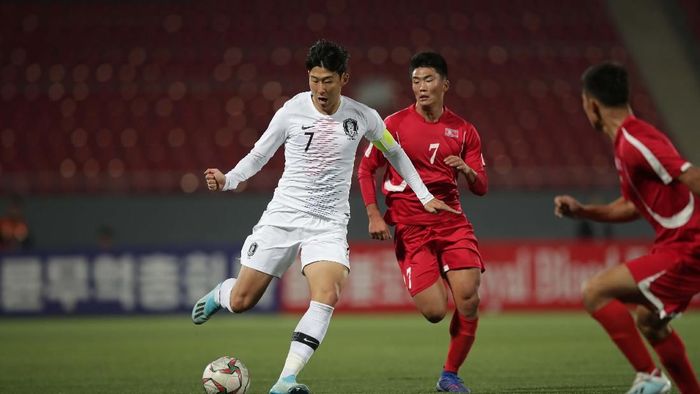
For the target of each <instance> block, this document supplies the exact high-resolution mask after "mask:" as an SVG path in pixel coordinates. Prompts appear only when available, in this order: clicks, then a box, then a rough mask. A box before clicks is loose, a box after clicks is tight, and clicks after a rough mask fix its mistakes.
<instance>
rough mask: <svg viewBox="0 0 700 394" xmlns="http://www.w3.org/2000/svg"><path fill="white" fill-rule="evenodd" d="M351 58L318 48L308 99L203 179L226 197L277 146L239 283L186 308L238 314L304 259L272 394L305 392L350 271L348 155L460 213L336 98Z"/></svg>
mask: <svg viewBox="0 0 700 394" xmlns="http://www.w3.org/2000/svg"><path fill="white" fill-rule="evenodd" d="M348 57H349V56H348V53H347V51H345V49H343V48H342V47H340V46H339V45H337V44H335V43H332V42H329V41H325V40H320V41H318V42H316V43H315V44H314V45H313V46H312V47H311V48H310V49H309V53H308V56H307V58H306V69H307V71H308V76H309V87H310V91H309V92H303V93H299V94H297V95H296V96H294V97H293V98H291V99H290V100H289V101H287V102H286V103H285V104H284V106H283V107H282V108H281V109H279V110H278V111H277V113H276V114H275V115H274V117H273V118H272V120H271V121H270V124H269V126H268V128H267V130H266V131H265V132H264V133H263V135H262V136H261V137H260V139H259V140H258V141H257V142H256V144H255V146H254V147H253V149H252V150H251V151H250V153H248V155H246V156H245V157H244V158H243V159H242V160H241V161H240V162H238V164H237V165H236V167H235V168H234V169H233V170H231V171H229V172H228V173H227V174H225V175H224V174H223V173H222V172H221V171H219V170H218V169H216V168H209V169H207V170H206V171H205V178H206V182H207V187H208V188H209V190H232V189H235V188H236V187H237V186H238V185H239V183H240V182H243V181H245V180H246V179H248V178H250V177H251V176H253V175H254V174H255V173H257V172H258V171H259V170H260V169H261V168H262V166H263V165H265V163H266V162H267V161H268V160H269V159H270V158H271V157H272V155H273V154H274V153H275V151H277V149H278V148H279V147H280V145H282V144H284V145H285V149H284V155H285V166H284V172H283V174H282V177H281V178H280V181H279V184H278V185H277V188H276V189H275V193H274V196H273V198H272V201H270V203H269V204H268V206H267V209H266V210H265V212H264V213H263V215H262V217H261V218H260V221H259V222H258V224H257V225H255V227H253V232H252V234H251V235H250V236H248V238H247V239H246V240H245V242H244V243H243V248H242V250H241V270H240V272H239V274H238V278H230V279H226V280H225V281H223V282H222V283H220V284H219V285H217V286H216V287H215V288H214V289H213V290H212V291H211V292H209V293H208V294H207V295H205V296H204V297H202V298H201V299H200V300H199V301H198V302H197V303H196V304H195V306H194V308H193V310H192V320H193V321H194V322H195V324H202V323H204V322H206V321H207V320H208V319H209V318H210V317H211V316H212V315H213V314H214V313H215V312H217V311H218V310H219V309H221V307H225V308H226V309H228V310H229V311H230V312H234V313H240V312H244V311H246V310H248V309H250V308H252V307H253V306H255V304H256V303H257V302H258V300H259V299H260V297H261V296H262V295H263V293H264V292H265V289H267V286H268V285H269V284H270V282H271V281H272V278H275V277H277V278H279V277H281V276H282V275H283V274H284V272H285V271H286V270H287V269H288V268H289V267H290V266H291V265H292V263H293V262H294V260H295V259H296V256H297V254H299V253H300V254H301V269H302V273H303V274H304V276H305V277H306V280H307V282H308V285H309V289H310V293H311V302H310V304H309V309H308V310H307V311H306V313H305V314H304V316H303V317H302V318H301V320H300V321H299V324H298V325H297V327H296V328H295V329H294V333H293V334H292V342H291V346H290V349H289V353H288V355H287V359H286V361H285V364H284V367H283V369H282V373H281V374H280V378H279V380H278V381H277V383H275V385H274V386H273V387H272V388H271V389H270V393H271V394H273V393H274V394H276V393H309V392H310V391H309V388H308V387H307V386H306V385H303V384H300V383H297V381H296V377H297V375H298V374H299V372H300V371H301V369H302V368H303V367H304V365H305V364H306V363H307V362H308V360H309V359H310V358H311V355H312V354H313V352H314V350H316V348H317V347H318V346H319V344H320V343H321V341H323V337H324V336H325V334H326V331H327V329H328V325H329V323H330V319H331V315H332V314H333V309H334V307H335V305H336V303H337V302H338V299H339V297H340V292H341V290H342V288H343V285H344V284H345V281H346V278H347V275H348V273H349V270H350V268H349V267H350V263H349V248H348V242H347V223H348V220H349V218H350V204H349V202H348V197H349V192H350V182H351V177H352V171H353V164H354V160H355V152H356V150H357V147H358V144H359V142H360V138H361V137H365V138H366V139H368V140H369V141H371V142H372V143H373V144H374V145H375V146H376V147H377V148H378V149H379V150H381V151H382V152H384V154H385V156H386V157H387V159H388V161H389V162H390V163H391V165H392V166H394V167H395V168H396V169H397V171H398V172H399V173H400V175H401V176H402V177H403V179H404V180H406V182H407V183H408V184H409V185H410V186H411V189H413V190H414V191H415V193H416V197H417V198H418V199H419V200H420V201H421V203H423V206H424V207H425V209H426V211H428V212H432V213H435V212H437V211H439V210H446V211H450V212H453V213H458V212H457V211H455V210H454V209H452V208H450V207H449V206H447V205H446V204H445V203H443V202H442V201H441V200H438V199H435V198H434V197H433V196H432V194H430V192H429V191H428V189H427V188H426V187H425V185H424V184H423V181H422V180H421V179H420V176H419V175H418V173H417V172H416V169H415V168H414V167H413V164H412V163H411V161H410V160H409V158H408V156H406V153H405V152H404V151H403V149H401V147H400V146H399V145H398V144H397V143H396V142H395V140H394V139H393V137H392V136H391V134H390V133H389V132H388V131H387V130H386V127H385V125H384V122H383V121H382V118H381V117H380V116H379V114H378V113H377V111H375V110H373V109H371V108H369V107H367V106H366V105H363V104H361V103H358V102H357V101H354V100H352V99H350V98H347V97H344V96H341V94H340V93H341V89H342V87H343V86H344V85H345V84H347V82H348V79H349V74H348V72H347V62H348Z"/></svg>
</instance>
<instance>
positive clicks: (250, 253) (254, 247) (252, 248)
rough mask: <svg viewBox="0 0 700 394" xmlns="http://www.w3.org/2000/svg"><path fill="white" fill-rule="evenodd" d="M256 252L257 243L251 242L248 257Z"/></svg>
mask: <svg viewBox="0 0 700 394" xmlns="http://www.w3.org/2000/svg"><path fill="white" fill-rule="evenodd" d="M257 250H258V243H257V242H253V243H252V244H250V247H249V248H248V257H251V256H252V255H254V254H255V252H256V251H257Z"/></svg>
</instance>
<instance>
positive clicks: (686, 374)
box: [652, 331, 700, 394]
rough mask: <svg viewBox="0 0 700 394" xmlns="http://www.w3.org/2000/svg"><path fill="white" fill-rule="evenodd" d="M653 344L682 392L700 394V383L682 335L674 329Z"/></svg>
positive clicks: (684, 393)
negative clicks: (689, 359)
mask: <svg viewBox="0 0 700 394" xmlns="http://www.w3.org/2000/svg"><path fill="white" fill-rule="evenodd" d="M652 346H653V347H654V350H656V354H658V355H659V359H661V363H662V364H663V365H664V367H666V371H668V373H669V374H670V375H671V377H672V378H673V381H674V382H675V383H676V386H678V389H679V390H680V392H681V393H683V394H691V393H692V394H700V384H698V379H697V377H696V376H695V372H694V371H693V367H692V366H691V365H690V361H688V355H687V354H686V351H685V345H684V344H683V341H682V340H681V337H679V336H678V334H676V332H675V331H672V332H671V335H669V336H667V337H666V338H664V339H662V340H661V341H659V342H656V343H653V344H652Z"/></svg>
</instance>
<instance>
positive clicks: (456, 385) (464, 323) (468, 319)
mask: <svg viewBox="0 0 700 394" xmlns="http://www.w3.org/2000/svg"><path fill="white" fill-rule="evenodd" d="M446 276H447V281H448V283H449V285H450V290H451V292H452V298H453V299H454V300H455V304H456V307H457V308H456V310H455V311H454V314H453V315H452V321H451V322H450V347H449V350H448V352H447V358H446V360H445V365H444V367H443V371H442V374H441V376H440V379H439V380H438V382H437V385H436V389H437V390H438V391H448V392H462V393H464V392H466V393H468V392H470V390H469V388H468V387H466V386H465V385H464V381H463V380H462V379H461V378H460V377H459V375H458V372H459V368H460V367H461V366H462V364H463V363H464V360H465V359H466V358H467V355H468V354H469V351H470V350H471V347H472V345H473V344H474V340H475V338H476V329H477V327H478V322H479V285H480V283H481V269H480V268H465V269H459V270H450V271H448V272H447V275H446Z"/></svg>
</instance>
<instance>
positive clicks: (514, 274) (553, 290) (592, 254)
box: [280, 241, 700, 312]
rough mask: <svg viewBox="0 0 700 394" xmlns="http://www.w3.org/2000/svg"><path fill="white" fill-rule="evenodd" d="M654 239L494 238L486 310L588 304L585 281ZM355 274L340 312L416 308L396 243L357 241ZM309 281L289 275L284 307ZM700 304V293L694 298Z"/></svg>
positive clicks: (290, 307) (294, 302)
mask: <svg viewBox="0 0 700 394" xmlns="http://www.w3.org/2000/svg"><path fill="white" fill-rule="evenodd" d="M649 247H650V244H649V243H648V242H635V241H625V242H580V241H497V242H496V241H488V242H482V243H481V244H480V246H479V248H480V250H481V254H482V258H483V260H484V262H485V265H486V271H485V272H484V274H483V276H482V282H481V287H480V292H479V294H480V297H481V310H483V311H489V310H490V311H500V310H547V309H549V310H558V309H570V310H574V309H582V305H581V284H582V283H583V282H584V281H585V280H586V279H588V278H590V277H591V276H593V275H594V274H596V273H597V272H600V271H602V270H603V269H605V268H607V267H610V266H613V265H616V264H619V263H621V262H624V261H627V260H630V259H634V258H636V257H639V256H641V255H644V254H646V253H648V252H649ZM350 250H351V254H350V261H351V274H350V276H349V280H348V282H347V286H346V287H345V289H344V290H343V294H342V297H341V301H340V304H339V305H338V308H337V310H338V311H354V312H366V311H409V310H410V311H412V310H414V309H415V307H414V305H413V301H412V300H411V298H410V296H409V294H408V291H407V290H406V289H405V287H404V284H403V279H402V275H401V273H400V272H399V267H398V264H397V263H396V258H395V255H394V250H393V245H392V244H391V243H390V242H376V241H375V242H367V243H361V244H357V243H356V244H353V245H352V246H351V248H350ZM307 305H308V291H307V285H306V283H305V280H304V278H303V276H302V275H301V273H300V272H299V271H298V270H291V271H290V272H288V273H287V275H285V277H284V278H283V280H282V283H281V288H280V306H281V308H282V310H285V311H302V310H305V309H306V308H307ZM693 305H694V306H698V305H700V298H699V297H696V298H695V299H694V303H693Z"/></svg>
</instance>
